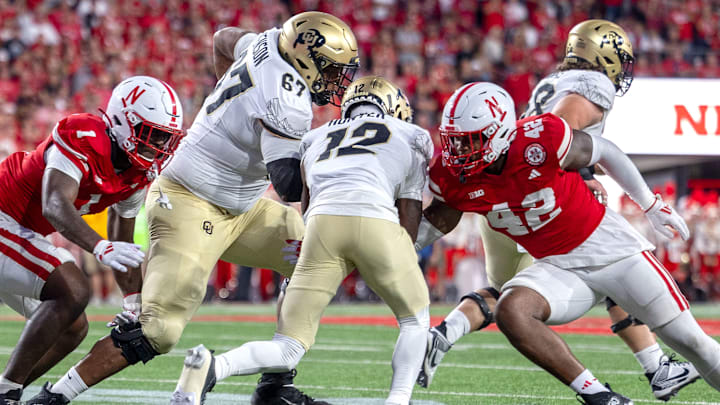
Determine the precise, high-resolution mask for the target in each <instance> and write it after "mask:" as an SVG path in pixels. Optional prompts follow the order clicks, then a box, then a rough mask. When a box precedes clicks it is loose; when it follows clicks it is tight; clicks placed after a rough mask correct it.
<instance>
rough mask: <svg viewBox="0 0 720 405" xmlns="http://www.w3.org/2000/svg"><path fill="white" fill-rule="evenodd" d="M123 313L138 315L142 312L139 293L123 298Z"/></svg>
mask: <svg viewBox="0 0 720 405" xmlns="http://www.w3.org/2000/svg"><path fill="white" fill-rule="evenodd" d="M122 308H123V311H128V312H132V313H134V314H135V315H140V312H141V311H142V296H141V295H140V293H139V292H137V293H132V294H128V295H126V296H125V297H124V298H123V306H122Z"/></svg>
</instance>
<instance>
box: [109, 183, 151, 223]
mask: <svg viewBox="0 0 720 405" xmlns="http://www.w3.org/2000/svg"><path fill="white" fill-rule="evenodd" d="M145 193H146V189H145V188H142V189H140V190H138V191H136V192H135V193H134V194H133V195H131V196H130V197H128V198H127V199H125V200H123V201H118V202H116V203H115V204H113V209H114V210H115V212H117V214H118V215H120V216H121V217H123V218H135V217H137V216H138V214H139V213H140V209H141V208H142V205H143V202H144V201H145Z"/></svg>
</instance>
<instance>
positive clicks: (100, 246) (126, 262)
mask: <svg viewBox="0 0 720 405" xmlns="http://www.w3.org/2000/svg"><path fill="white" fill-rule="evenodd" d="M93 254H94V255H95V257H96V258H97V259H98V261H99V262H100V263H102V264H104V265H106V266H110V267H111V268H112V269H113V270H117V271H122V272H126V271H127V270H128V267H131V268H132V267H138V266H139V265H140V263H142V261H143V259H145V253H143V251H142V250H140V245H136V244H134V243H127V242H119V241H112V242H111V241H109V240H105V239H103V240H101V241H99V242H98V243H97V244H96V245H95V248H94V249H93Z"/></svg>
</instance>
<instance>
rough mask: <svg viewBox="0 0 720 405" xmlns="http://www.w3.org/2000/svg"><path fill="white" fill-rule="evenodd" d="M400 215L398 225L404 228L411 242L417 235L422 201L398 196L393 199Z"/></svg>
mask: <svg viewBox="0 0 720 405" xmlns="http://www.w3.org/2000/svg"><path fill="white" fill-rule="evenodd" d="M395 206H396V207H397V209H398V216H399V217H400V225H401V226H402V227H403V228H405V230H406V231H407V233H408V235H410V239H412V241H413V242H415V240H417V237H418V227H419V225H420V218H421V217H422V201H420V200H412V199H409V198H398V199H397V200H396V201H395Z"/></svg>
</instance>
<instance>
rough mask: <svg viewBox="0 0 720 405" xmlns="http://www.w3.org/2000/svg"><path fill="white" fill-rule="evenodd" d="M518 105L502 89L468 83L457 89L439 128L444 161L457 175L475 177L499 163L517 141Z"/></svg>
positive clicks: (490, 84)
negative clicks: (516, 106) (516, 108)
mask: <svg viewBox="0 0 720 405" xmlns="http://www.w3.org/2000/svg"><path fill="white" fill-rule="evenodd" d="M515 134H516V123H515V103H514V102H513V100H512V98H511V97H510V95H509V94H508V93H507V92H506V91H505V90H503V89H502V88H501V87H499V86H497V85H495V84H493V83H486V82H475V83H469V84H466V85H464V86H462V87H461V88H459V89H457V90H455V92H454V93H453V95H452V96H451V97H450V99H449V100H448V102H447V103H446V104H445V108H444V109H443V117H442V124H441V125H440V141H441V145H442V149H443V153H442V162H443V165H444V166H445V167H447V168H448V170H450V172H451V173H453V174H454V175H456V176H462V177H467V176H472V175H475V174H478V173H480V172H482V171H483V170H485V169H486V168H487V167H489V166H490V165H492V164H493V163H495V162H497V161H498V159H499V158H500V157H501V156H502V155H503V154H504V153H505V152H507V150H508V149H509V148H510V144H511V143H512V141H513V139H514V138H515Z"/></svg>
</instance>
